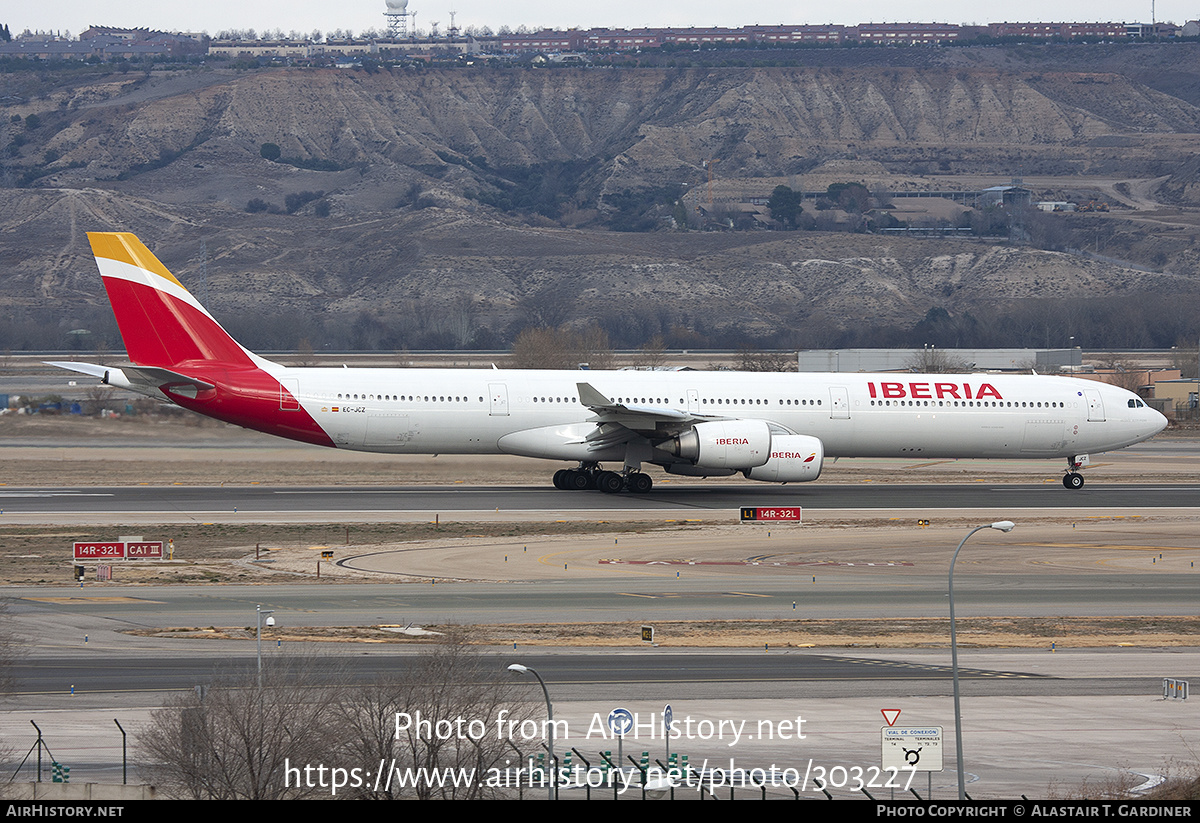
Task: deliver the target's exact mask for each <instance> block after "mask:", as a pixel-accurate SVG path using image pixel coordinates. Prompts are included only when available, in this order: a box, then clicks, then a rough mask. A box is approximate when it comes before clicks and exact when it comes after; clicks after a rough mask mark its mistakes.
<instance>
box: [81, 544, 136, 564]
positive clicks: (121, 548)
mask: <svg viewBox="0 0 1200 823" xmlns="http://www.w3.org/2000/svg"><path fill="white" fill-rule="evenodd" d="M75 559H76V560H124V559H125V544H124V543H123V542H121V541H116V542H111V543H76V544H75Z"/></svg>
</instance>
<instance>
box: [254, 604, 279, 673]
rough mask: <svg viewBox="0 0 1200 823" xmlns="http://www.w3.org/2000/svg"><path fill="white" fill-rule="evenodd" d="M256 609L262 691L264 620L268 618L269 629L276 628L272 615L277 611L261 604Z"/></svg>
mask: <svg viewBox="0 0 1200 823" xmlns="http://www.w3.org/2000/svg"><path fill="white" fill-rule="evenodd" d="M254 609H255V612H256V614H257V616H258V633H257V637H258V687H259V688H260V689H261V688H262V629H263V618H264V617H265V618H267V627H268V628H270V627H271V626H274V625H275V618H274V617H271V615H273V614H275V610H274V609H264V608H263V607H262V605H261V604H260V605H257V606H255V607H254Z"/></svg>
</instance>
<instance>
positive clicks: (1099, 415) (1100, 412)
mask: <svg viewBox="0 0 1200 823" xmlns="http://www.w3.org/2000/svg"><path fill="white" fill-rule="evenodd" d="M1083 396H1084V398H1085V399H1086V400H1087V404H1088V417H1087V419H1088V422H1094V423H1103V422H1104V400H1103V399H1102V398H1101V397H1100V392H1098V391H1096V390H1095V389H1084V390H1083Z"/></svg>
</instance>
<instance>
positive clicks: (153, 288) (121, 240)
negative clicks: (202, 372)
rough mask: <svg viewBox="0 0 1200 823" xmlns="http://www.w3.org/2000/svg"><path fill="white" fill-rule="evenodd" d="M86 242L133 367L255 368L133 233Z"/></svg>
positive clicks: (104, 234) (95, 237)
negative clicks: (88, 244) (90, 248)
mask: <svg viewBox="0 0 1200 823" xmlns="http://www.w3.org/2000/svg"><path fill="white" fill-rule="evenodd" d="M88 240H89V241H90V242H91V244H92V253H93V254H95V256H96V265H97V267H99V269H100V276H101V277H102V278H103V279H104V288H105V290H106V291H107V292H108V299H109V302H110V303H112V309H113V313H114V314H115V315H116V317H117V326H118V327H120V329H121V338H122V339H123V340H124V341H125V350H126V351H127V352H128V353H129V359H130V360H132V361H133V362H134V363H136V364H138V365H139V366H158V367H161V368H166V369H174V368H178V367H180V366H184V365H189V364H201V363H208V364H215V363H220V364H223V365H226V366H228V367H232V368H237V367H244V366H255V365H259V364H258V363H256V360H257V358H255V357H254V355H252V354H251V353H250V352H248V351H247V350H246V349H244V348H242V346H241V345H239V344H238V342H237V341H236V340H234V339H233V338H232V337H230V336H229V333H228V332H226V331H225V330H224V329H223V328H221V325H220V324H219V323H217V321H216V320H214V319H213V317H212V315H210V314H209V313H208V311H206V310H205V308H204V307H203V306H201V305H200V303H199V301H197V300H196V298H195V297H193V296H192V295H191V293H189V292H188V290H187V289H185V288H184V287H183V284H182V283H180V282H179V281H178V280H177V279H175V276H174V275H173V274H171V272H169V271H167V268H166V266H164V265H163V264H162V263H160V262H159V260H158V258H157V257H155V256H154V255H153V254H152V253H151V252H150V250H149V249H147V248H146V247H145V246H144V245H143V244H142V241H140V240H138V239H137V237H135V236H134V235H133V234H130V233H129V232H88Z"/></svg>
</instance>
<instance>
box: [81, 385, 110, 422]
mask: <svg viewBox="0 0 1200 823" xmlns="http://www.w3.org/2000/svg"><path fill="white" fill-rule="evenodd" d="M113 394H114V392H113V389H112V387H111V386H105V385H100V384H98V385H95V386H89V387H88V389H87V391H85V392H84V393H83V397H84V400H83V403H84V412H85V413H87V414H89V415H98V414H100V412H102V411H103V410H104V409H106V408H108V405H109V402H110V401H111V400H112V399H113Z"/></svg>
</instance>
